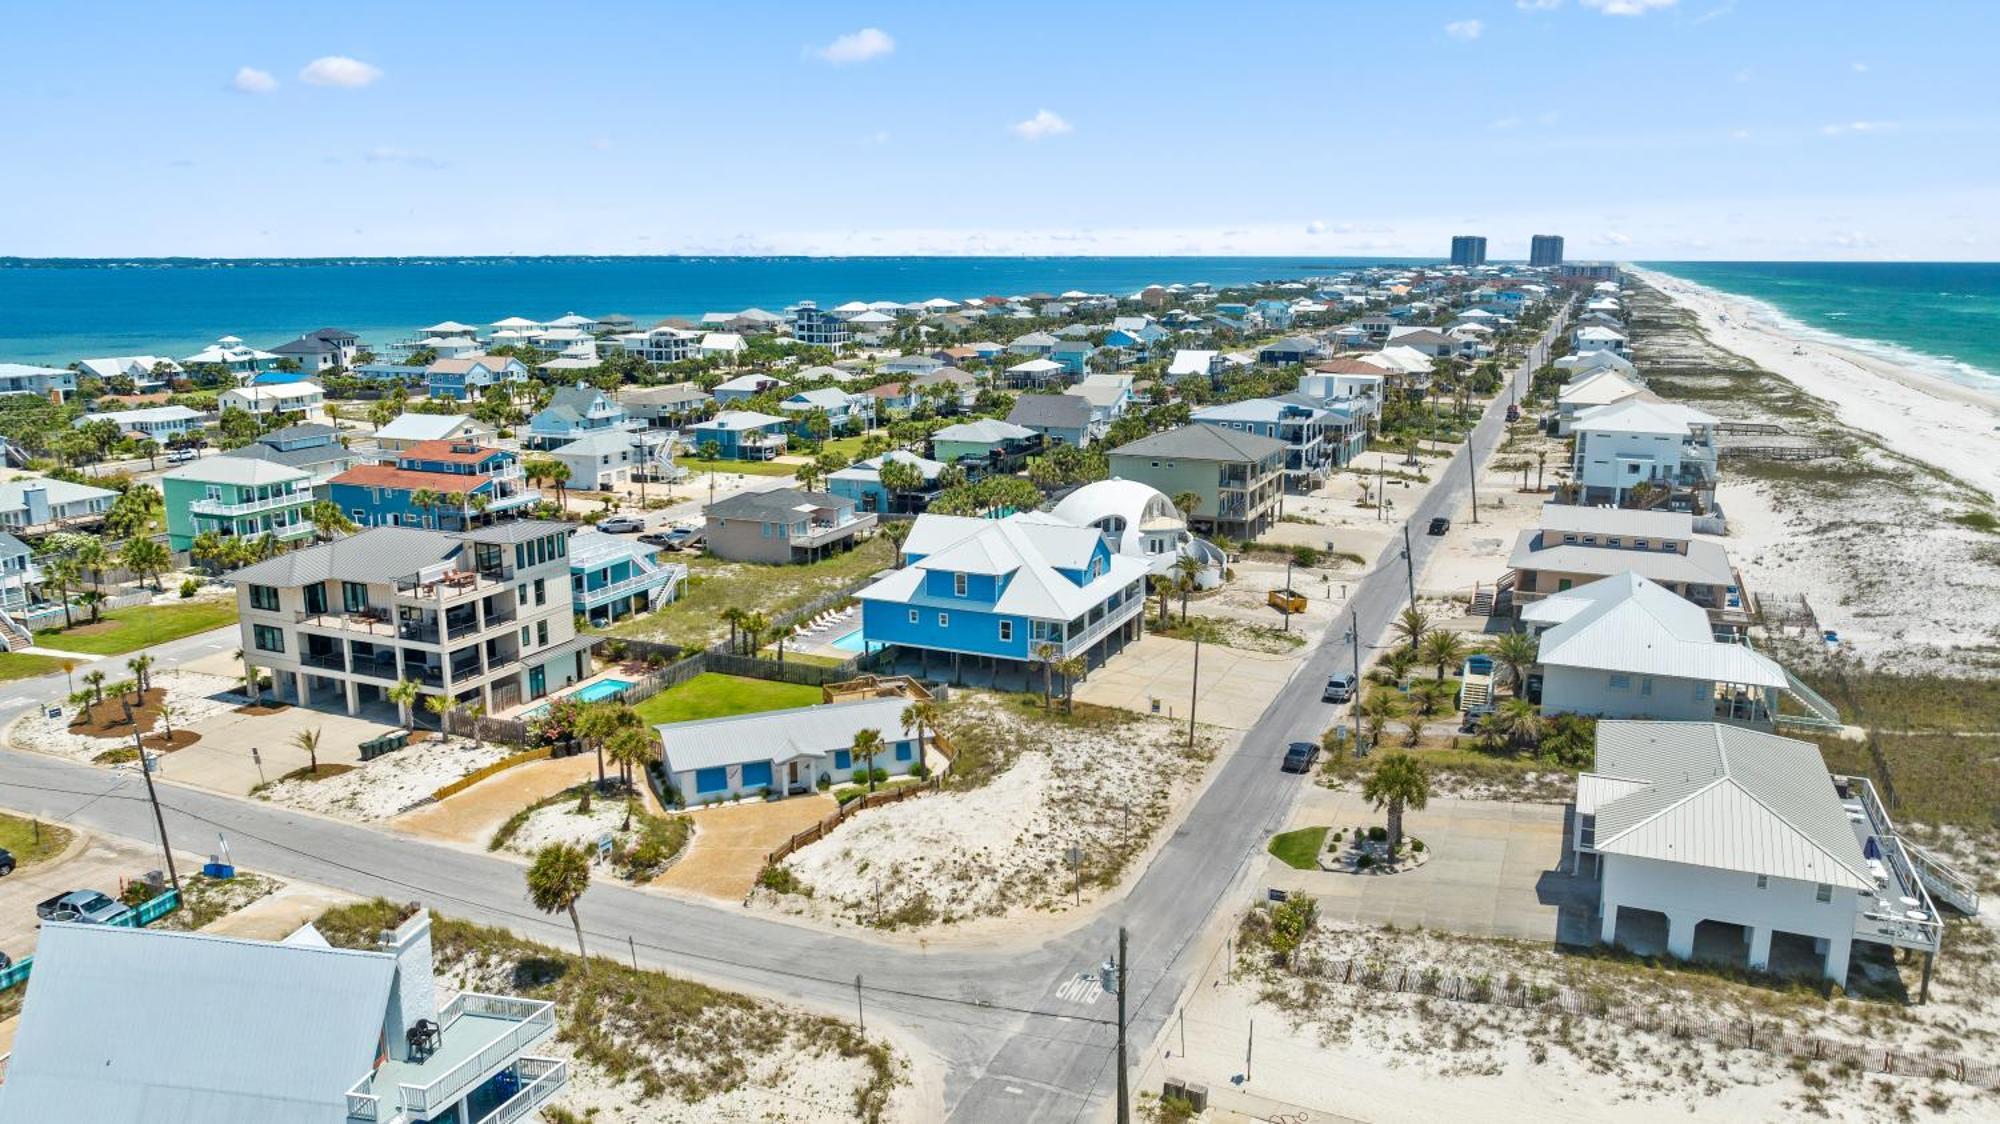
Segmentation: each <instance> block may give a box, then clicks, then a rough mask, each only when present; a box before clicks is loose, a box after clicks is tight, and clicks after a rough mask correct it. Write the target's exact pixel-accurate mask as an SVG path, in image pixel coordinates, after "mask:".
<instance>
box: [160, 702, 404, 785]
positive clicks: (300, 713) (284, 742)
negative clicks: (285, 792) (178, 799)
mask: <svg viewBox="0 0 2000 1124" xmlns="http://www.w3.org/2000/svg"><path fill="white" fill-rule="evenodd" d="M396 717H397V715H396V712H395V708H394V707H390V706H375V707H369V708H365V709H364V710H363V711H362V713H361V714H360V715H359V716H357V717H349V716H348V715H347V714H346V713H344V712H341V711H336V710H332V709H321V708H317V707H303V706H285V707H280V708H278V709H276V710H266V709H263V708H259V709H258V710H257V711H254V712H250V713H246V712H244V711H241V710H230V711H226V712H224V713H222V714H219V715H216V716H215V717H213V718H209V719H205V720H204V721H202V722H199V723H196V724H195V725H194V726H193V727H191V728H192V729H194V730H195V731H196V732H198V733H200V734H201V740H200V741H198V742H196V743H195V744H193V745H191V746H188V747H187V748H185V749H181V750H176V751H175V752H174V753H172V754H169V755H168V756H167V759H166V761H165V763H164V764H163V766H162V771H163V772H164V773H165V774H166V776H168V777H169V778H171V779H173V780H174V781H176V782H177V783H180V784H190V785H197V786H199V787H202V788H207V789H213V790H215V791H217V792H226V793H229V794H231V795H235V796H242V795H245V794H247V793H249V791H250V790H251V789H253V788H255V787H257V785H259V784H261V783H263V782H265V781H275V780H277V779H278V778H279V777H282V776H284V775H285V774H286V773H289V772H291V771H293V770H295V769H303V768H305V767H306V766H307V764H308V763H309V762H310V759H309V758H308V757H307V755H306V752H305V751H304V750H302V749H300V748H298V747H297V746H296V745H294V744H292V739H293V738H294V737H296V736H297V735H298V733H299V731H301V730H314V729H316V730H318V731H319V732H320V740H319V761H320V764H322V765H325V764H337V765H357V764H360V762H361V743H362V742H365V741H368V740H370V739H373V738H377V737H380V736H381V735H383V734H385V733H388V732H390V731H391V730H394V729H398V728H399V727H398V726H397V724H396ZM417 736H418V737H423V736H424V733H423V731H422V730H418V732H417ZM252 749H255V750H256V751H257V752H256V754H254V755H253V754H252V753H251V752H250V751H251V750H252ZM260 758H261V759H262V767H261V768H260V767H259V764H258V761H259V759H260Z"/></svg>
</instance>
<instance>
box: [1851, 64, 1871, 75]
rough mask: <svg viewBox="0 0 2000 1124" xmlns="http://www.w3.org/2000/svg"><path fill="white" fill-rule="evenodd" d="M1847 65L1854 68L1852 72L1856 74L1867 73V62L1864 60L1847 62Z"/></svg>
mask: <svg viewBox="0 0 2000 1124" xmlns="http://www.w3.org/2000/svg"><path fill="white" fill-rule="evenodd" d="M1848 65H1849V66H1851V67H1852V68H1853V69H1854V73H1856V74H1866V73H1868V64H1867V63H1865V62H1857V63H1849V64H1848Z"/></svg>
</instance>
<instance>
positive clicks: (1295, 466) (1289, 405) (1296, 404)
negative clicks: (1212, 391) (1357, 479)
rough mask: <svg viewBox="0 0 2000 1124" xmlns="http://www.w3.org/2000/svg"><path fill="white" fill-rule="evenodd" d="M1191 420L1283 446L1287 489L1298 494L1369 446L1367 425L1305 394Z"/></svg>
mask: <svg viewBox="0 0 2000 1124" xmlns="http://www.w3.org/2000/svg"><path fill="white" fill-rule="evenodd" d="M1189 420H1190V421H1193V422H1194V423H1195V424H1197V425H1212V426H1218V427H1220V428H1222V429H1229V430H1234V431H1236V432H1238V433H1254V434H1257V435H1259V436H1262V437H1275V438H1277V439H1278V440H1280V441H1283V442H1284V443H1285V488H1286V489H1287V490H1288V491H1293V492H1310V491H1312V490H1313V489H1314V488H1317V487H1319V486H1320V485H1321V484H1323V483H1325V482H1326V476H1327V473H1328V472H1330V471H1332V470H1333V469H1334V468H1337V467H1339V466H1340V465H1343V464H1346V463H1347V462H1348V461H1350V460H1353V459H1354V455H1355V454H1356V453H1358V452H1359V451H1360V450H1361V449H1363V448H1365V447H1366V446H1367V444H1368V430H1367V427H1366V426H1365V425H1363V424H1361V423H1359V422H1357V421H1356V420H1355V419H1354V418H1353V417H1352V416H1350V415H1348V414H1346V413H1344V412H1342V411H1340V410H1332V409H1327V408H1325V407H1322V406H1320V405H1319V404H1318V403H1317V402H1315V401H1314V400H1313V399H1310V398H1307V397H1306V396H1304V395H1300V394H1285V395H1280V396H1278V397H1276V398H1250V399H1245V400H1244V401H1241V402H1229V403H1225V404H1223V405H1219V406H1204V407H1202V408H1201V409H1199V410H1196V411H1195V412H1194V413H1193V414H1192V415H1190V416H1189Z"/></svg>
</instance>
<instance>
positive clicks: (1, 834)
mask: <svg viewBox="0 0 2000 1124" xmlns="http://www.w3.org/2000/svg"><path fill="white" fill-rule="evenodd" d="M69 838H70V833H69V829H68V828H66V827H57V826H56V825H54V824H50V823H45V824H42V825H41V828H40V830H39V832H38V831H37V830H36V827H35V821H33V820H31V819H29V818H27V817H26V816H12V815H8V814H7V813H5V812H0V848H5V849H6V850H7V851H9V852H11V853H12V854H13V856H14V861H15V862H17V863H19V864H20V865H21V866H23V867H28V866H33V865H34V864H35V863H38V862H43V861H46V860H48V859H52V858H54V857H56V856H57V855H60V854H62V850H63V848H64V847H67V846H69Z"/></svg>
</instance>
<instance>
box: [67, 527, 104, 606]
mask: <svg viewBox="0 0 2000 1124" xmlns="http://www.w3.org/2000/svg"><path fill="white" fill-rule="evenodd" d="M73 557H74V558H75V559H76V564H77V565H79V566H81V567H83V568H84V570H85V571H86V572H88V573H89V574H90V584H91V586H92V587H93V588H95V589H97V590H98V591H99V592H100V593H101V592H102V591H103V589H104V567H105V564H106V563H108V562H109V561H110V557H109V555H108V554H107V553H106V551H105V549H104V543H103V542H102V541H100V540H98V539H86V540H84V542H83V544H82V545H81V546H79V547H77V548H76V553H75V554H74V555H73ZM90 619H91V622H92V623H93V624H94V623H96V621H97V618H96V617H95V616H92V617H91V618H90Z"/></svg>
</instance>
